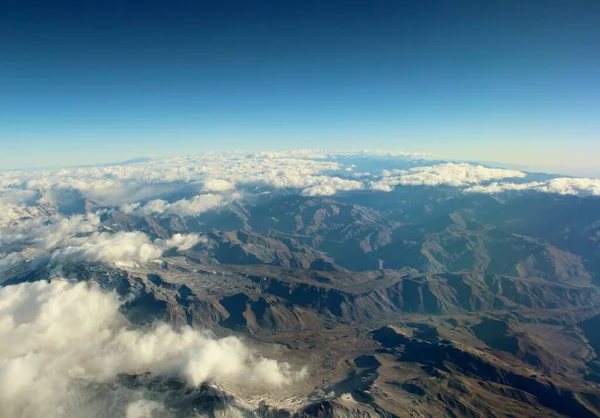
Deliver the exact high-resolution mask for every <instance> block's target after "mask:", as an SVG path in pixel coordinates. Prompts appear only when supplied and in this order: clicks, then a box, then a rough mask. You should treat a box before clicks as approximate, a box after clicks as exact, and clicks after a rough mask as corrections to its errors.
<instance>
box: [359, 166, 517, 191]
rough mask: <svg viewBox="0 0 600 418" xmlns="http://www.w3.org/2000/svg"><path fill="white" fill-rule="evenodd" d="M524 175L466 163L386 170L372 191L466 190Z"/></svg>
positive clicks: (372, 187) (514, 171)
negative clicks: (410, 188) (400, 188)
mask: <svg viewBox="0 0 600 418" xmlns="http://www.w3.org/2000/svg"><path fill="white" fill-rule="evenodd" d="M525 176H526V174H525V173H523V172H521V171H516V170H507V169H504V168H489V167H484V166H482V165H474V164H467V163H445V164H439V165H433V166H424V167H414V168H411V169H408V170H391V171H390V170H384V171H383V176H382V179H381V180H379V181H375V182H373V183H371V185H370V188H371V189H373V190H382V191H391V190H392V188H393V187H394V186H397V185H401V186H454V187H465V186H469V185H472V184H479V183H483V182H487V181H491V180H497V179H504V178H522V177H525Z"/></svg>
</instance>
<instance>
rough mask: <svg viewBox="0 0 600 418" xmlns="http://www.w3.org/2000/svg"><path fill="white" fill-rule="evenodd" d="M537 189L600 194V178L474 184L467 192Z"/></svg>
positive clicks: (540, 190) (541, 190) (592, 194)
mask: <svg viewBox="0 0 600 418" xmlns="http://www.w3.org/2000/svg"><path fill="white" fill-rule="evenodd" d="M525 190H530V191H535V192H542V193H554V194H560V195H571V196H581V197H585V196H600V180H599V179H588V178H570V177H564V178H563V177H561V178H555V179H551V180H547V181H536V182H529V183H520V184H519V183H498V182H494V183H491V184H488V185H478V186H472V187H469V188H467V189H465V192H467V193H502V192H507V191H525Z"/></svg>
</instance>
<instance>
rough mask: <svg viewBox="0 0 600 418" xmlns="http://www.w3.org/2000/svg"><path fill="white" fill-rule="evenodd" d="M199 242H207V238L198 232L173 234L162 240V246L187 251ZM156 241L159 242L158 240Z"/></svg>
mask: <svg viewBox="0 0 600 418" xmlns="http://www.w3.org/2000/svg"><path fill="white" fill-rule="evenodd" d="M199 242H208V240H207V238H206V237H202V236H200V235H198V234H174V235H173V236H172V237H171V238H169V239H168V240H166V241H164V247H165V248H177V250H179V251H187V250H189V249H190V248H192V247H193V246H194V245H196V244H198V243H199ZM158 243H159V244H160V241H159V242H158Z"/></svg>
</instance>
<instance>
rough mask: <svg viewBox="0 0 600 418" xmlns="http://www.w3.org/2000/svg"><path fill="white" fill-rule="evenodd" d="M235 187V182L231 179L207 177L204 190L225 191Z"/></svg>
mask: <svg viewBox="0 0 600 418" xmlns="http://www.w3.org/2000/svg"><path fill="white" fill-rule="evenodd" d="M234 188H235V184H233V183H232V182H230V181H227V180H222V179H207V180H205V181H204V186H203V190H204V191H205V192H223V191H227V190H232V189H234Z"/></svg>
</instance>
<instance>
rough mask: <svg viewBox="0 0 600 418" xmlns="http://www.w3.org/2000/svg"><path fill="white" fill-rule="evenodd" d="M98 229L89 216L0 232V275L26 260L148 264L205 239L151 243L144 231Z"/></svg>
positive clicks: (29, 222) (36, 221) (46, 219)
mask: <svg viewBox="0 0 600 418" xmlns="http://www.w3.org/2000/svg"><path fill="white" fill-rule="evenodd" d="M100 226H101V225H100V220H99V218H98V216H97V215H95V214H92V213H90V214H88V215H73V216H71V217H61V216H59V215H52V216H39V217H37V218H32V219H26V220H23V221H21V222H18V223H16V224H14V225H12V226H11V227H10V228H3V229H0V249H1V250H0V272H2V273H3V274H6V272H8V271H9V270H11V269H13V268H15V267H17V266H19V265H21V264H24V263H25V262H26V261H32V263H33V264H32V268H36V267H39V266H41V265H45V264H46V263H49V264H50V265H51V266H55V267H57V266H60V265H62V264H65V263H69V262H79V261H87V262H106V263H119V262H137V263H147V262H149V261H152V260H154V259H157V258H159V257H160V256H161V255H162V254H163V253H164V252H165V251H166V250H168V249H170V248H176V249H177V250H178V251H187V250H189V249H190V248H192V247H193V246H194V245H196V244H197V243H199V242H201V241H203V240H205V238H204V237H202V236H200V235H198V234H174V235H173V236H172V237H170V238H169V239H166V240H162V239H157V240H155V241H152V240H150V238H149V237H148V236H147V235H146V234H144V233H143V232H139V231H134V232H101V231H100V230H99V227H100ZM3 279H5V277H2V278H1V280H3Z"/></svg>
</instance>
